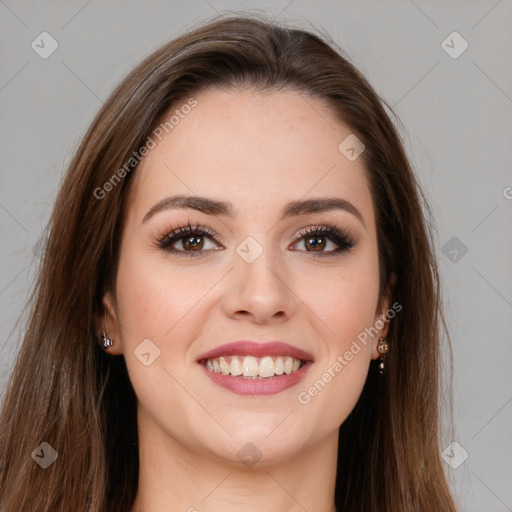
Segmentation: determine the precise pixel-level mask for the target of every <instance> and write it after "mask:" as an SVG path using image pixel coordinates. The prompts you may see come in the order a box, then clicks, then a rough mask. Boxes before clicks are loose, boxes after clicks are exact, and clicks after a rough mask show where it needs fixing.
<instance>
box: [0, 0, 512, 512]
mask: <svg viewBox="0 0 512 512" xmlns="http://www.w3.org/2000/svg"><path fill="white" fill-rule="evenodd" d="M247 10H249V11H251V12H265V13H268V14H270V15H271V16H273V17H275V19H276V20H278V21H280V22H283V23H286V22H287V21H291V22H294V23H296V24H298V25H299V26H302V27H304V28H309V27H310V26H311V25H313V26H314V27H317V28H319V29H321V30H323V31H326V32H327V33H328V34H330V35H331V37H332V38H333V40H334V41H336V42H337V43H338V44H339V45H340V46H341V47H342V48H344V50H345V51H346V52H347V53H348V55H349V56H350V58H351V60H352V61H353V62H354V63H355V65H356V66H357V67H359V69H361V70H362V71H363V73H365V74H366V75H367V77H368V78H369V80H370V82H371V83H372V84H373V85H374V87H375V88H376V90H377V92H378V93H379V94H381V95H382V96H383V97H384V98H386V99H387V100H388V101H389V103H390V104H391V105H392V106H393V107H394V109H395V111H396V112H397V113H398V115H399V116H400V118H401V120H402V122H403V125H404V127H405V128H404V129H403V130H402V129H401V131H402V133H403V136H404V138H405V144H406V148H407V151H408V153H409V155H410V158H411V160H412V163H413V165H414V167H415V169H416V170H417V173H418V176H419V178H420V181H421V183H422V184H423V186H424V188H425V191H426V193H427V196H428V198H429V200H430V204H431V206H432V209H433V213H434V216H435V219H436V222H437V228H438V233H437V240H436V245H437V250H438V253H439V259H440V265H441V272H442V278H443V281H444V295H445V302H446V312H447V319H448V325H449V328H450V333H451V336H452V341H453V371H454V410H455V428H456V430H455V437H454V438H451V437H450V435H449V434H447V436H446V437H447V438H446V439H445V440H444V445H443V448H444V447H446V446H448V445H449V444H450V443H451V442H452V441H457V442H458V443H460V445H461V446H462V447H463V449H464V450H465V451H466V452H467V453H468V458H467V459H466V460H465V461H464V462H463V463H462V459H461V453H463V452H462V451H461V449H460V448H457V447H456V448H455V450H454V452H453V453H451V452H450V451H449V453H450V455H451V457H450V458H447V460H448V461H450V462H452V464H453V465H455V464H454V463H453V461H457V459H458V466H457V468H456V469H454V468H452V467H451V466H450V465H449V464H448V463H445V462H443V464H444V465H445V469H446V472H447V474H448V475H449V477H450V481H451V485H452V487H453V490H454V492H455V494H456V496H457V499H458V501H459V503H460V505H461V509H462V510H463V511H465V512H466V511H467V512H501V511H512V486H511V485H510V484H511V482H512V463H511V461H512V436H511V433H512V403H511V402H512V371H511V365H512V344H511V334H510V333H511V331H512V286H511V284H512V265H511V261H512V259H511V254H512V237H511V234H512V229H511V228H512V216H511V213H512V188H507V187H512V172H511V169H510V162H511V160H512V159H511V156H512V155H511V153H512V144H511V143H510V135H511V133H512V130H511V128H512V66H511V65H510V63H511V62H512V44H511V43H512V30H511V27H512V25H511V21H512V2H511V1H510V0H499V1H496V0H491V1H489V2H487V1H478V2H451V1H445V2H426V1H422V0H414V1H413V0H402V1H400V2H368V1H361V2H349V1H343V2H341V1H338V2H334V1H317V2H314V3H313V2H304V1H300V0H295V1H289V0H284V1H278V2H276V1H274V2H254V1H253V2H241V1H224V2H223V1H220V0H208V1H206V0H192V1H188V2H169V1H168V2H163V1H149V2H142V1H124V2H121V1H119V2H116V1H108V2H107V1H104V2H101V1H100V0H92V1H91V0H89V1H86V0H72V1H67V2H64V1H61V2H49V1H46V2H41V1H35V0H31V1H23V2H22V1H15V0H0V41H1V45H0V59H1V63H2V65H1V69H0V108H1V112H2V116H1V120H0V147H1V173H0V234H1V241H2V243H1V245H0V257H1V267H0V336H1V338H0V392H1V393H2V394H1V395H0V397H1V396H3V392H4V386H5V382H6V380H7V378H8V375H9V372H10V370H11V369H12V365H13V362H14V356H15V353H16V351H17V348H18V346H19V342H20V341H19V335H20V328H19V324H18V323H17V319H18V318H19V316H20V314H21V312H22V309H23V305H24V303H25V301H26V298H27V294H28V292H29V290H30V286H31V283H32V281H33V277H34V270H35V264H36V261H37V256H38V251H37V242H38V240H39V237H40V233H41V231H42V229H43V227H44V225H45V224H46V222H47V220H48V217H49V215H50V212H51V208H52V204H53V201H54V199H55V195H56V191H57V188H58V184H59V181H60V179H61V176H62V174H63V171H64V169H65V167H66V165H67V164H68V163H69V160H70V158H71V155H72V153H73V151H74V149H75V148H76V146H77V144H78V142H79V141H80V137H81V136H82V135H83V134H84V131H85V129H86V127H87V126H88V124H89V123H90V122H91V120H92V118H93V116H94V114H95V112H96V111H97V110H98V108H99V107H100V105H101V103H102V102H103V101H104V100H105V99H106V98H107V96H108V95H109V93H110V92H111V90H112V88H113V87H114V86H115V85H116V84H117V83H118V82H119V81H120V79H121V78H122V77H123V76H124V75H125V74H126V73H127V72H128V71H129V70H130V69H131V68H132V67H133V66H134V65H135V64H136V63H138V62H139V61H140V60H141V59H142V58H143V57H145V56H146V55H148V54H149V53H150V52H151V51H153V50H154V49H156V48H157V47H158V46H159V45H160V44H163V43H164V42H166V41H168V40H170V39H171V38H173V37H175V36H176V35H178V34H179V33H182V32H183V31H185V30H187V29H189V28H191V27H192V26H195V25H196V24H197V23H199V22H201V21H202V20H204V19H205V18H210V17H211V16H213V15H215V14H216V12H219V13H227V12H231V11H247ZM43 31H47V32H49V33H50V34H51V35H52V37H53V38H54V39H55V40H56V41H57V42H58V45H59V46H58V48H57V50H56V51H55V52H54V53H53V54H52V55H50V56H49V57H48V58H47V59H43V58H41V57H40V56H39V55H38V54H37V53H36V52H35V51H34V50H33V49H32V47H31V43H32V41H34V40H36V42H37V41H40V39H39V38H38V36H39V34H41V32H43ZM454 31H457V32H459V33H460V34H461V36H462V37H463V38H464V40H466V41H467V43H468V44H469V47H468V49H467V50H466V51H465V52H464V53H462V54H461V55H460V56H458V57H457V58H452V57H451V56H450V55H449V54H448V53H447V52H446V51H445V50H449V51H451V52H452V53H453V52H454V51H458V50H460V49H461V48H462V46H461V45H462V43H463V42H462V41H461V40H457V39H454V40H453V42H452V39H453V37H452V38H451V39H450V38H448V40H447V42H446V43H444V45H442V42H443V41H444V40H445V39H446V38H447V36H449V34H451V33H452V32H454ZM45 46H46V48H48V45H45ZM447 46H448V47H447ZM449 46H451V47H453V48H451V49H449ZM507 63H508V64H507ZM454 237H455V238H454ZM447 244H448V245H447ZM443 247H444V248H445V249H444V253H443ZM465 248H466V249H467V252H466V253H465V252H464V251H465V250H466V249H465ZM454 251H455V252H454ZM445 348H446V347H445ZM448 367H449V359H446V368H448ZM447 432H448V431H447Z"/></svg>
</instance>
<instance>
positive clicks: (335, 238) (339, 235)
mask: <svg viewBox="0 0 512 512" xmlns="http://www.w3.org/2000/svg"><path fill="white" fill-rule="evenodd" d="M349 232H350V231H349V230H348V229H347V228H345V227H339V226H338V225H337V224H335V223H334V224H333V223H326V224H315V225H310V226H307V227H305V228H302V229H300V230H299V231H298V233H297V234H296V235H295V236H294V238H293V241H292V242H291V245H295V244H296V243H297V242H299V241H300V240H302V239H304V238H305V237H307V236H308V235H316V236H318V237H325V238H327V239H329V240H330V241H331V242H332V243H334V244H335V245H337V246H338V248H337V249H334V250H330V251H307V250H304V251H302V250H299V251H298V252H303V253H306V254H308V255H310V256H325V257H327V256H334V255H337V254H339V253H342V252H346V251H347V250H350V249H352V248H353V247H354V246H355V245H356V244H357V241H356V239H355V238H353V237H352V236H351V235H350V234H349ZM189 234H199V235H200V236H203V237H208V238H210V239H211V240H213V241H214V242H215V243H217V244H221V245H223V246H225V245H226V244H225V243H224V242H223V241H222V239H221V238H220V236H218V235H217V233H215V232H214V231H212V230H211V229H209V228H208V227H205V226H201V225H199V224H196V225H194V226H192V225H191V224H190V221H188V222H187V226H179V227H176V228H174V227H172V226H171V227H168V228H167V229H166V230H165V231H163V232H160V234H159V235H157V236H156V240H155V241H156V245H157V246H159V247H160V248H161V249H162V250H165V251H167V252H169V253H173V254H178V255H180V256H201V255H203V256H204V255H205V254H209V253H211V252H212V251H214V250H216V249H201V250H198V251H185V250H179V249H174V248H170V247H171V245H173V244H174V243H176V242H177V241H179V240H181V239H183V238H185V237H186V236H187V235H189ZM173 239H174V240H173Z"/></svg>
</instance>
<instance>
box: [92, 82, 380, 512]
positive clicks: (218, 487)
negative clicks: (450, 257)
mask: <svg viewBox="0 0 512 512" xmlns="http://www.w3.org/2000/svg"><path fill="white" fill-rule="evenodd" d="M196 99H197V101H198V104H197V106H196V107H195V108H194V109H193V110H192V111H191V112H190V113H189V114H188V115H187V116H185V117H184V118H183V119H180V122H179V124H178V125H177V126H175V128H174V129H173V130H172V132H170V133H169V134H168V135H165V134H164V135H165V136H164V137H163V139H162V141H161V142H159V143H158V144H157V146H156V147H155V148H154V149H152V150H151V151H150V152H149V153H148V154H147V155H146V157H145V158H144V159H143V160H142V162H141V164H140V165H139V167H138V169H137V171H136V175H135V176H133V180H134V181H133V183H132V184H131V189H130V194H129V196H128V198H127V204H126V207H127V210H126V211H127V215H126V219H125V224H124V226H123V233H122V240H121V250H120V260H119V266H118V273H117V281H116V285H115V289H114V290H111V291H109V292H108V293H106V294H105V296H104V298H103V304H104V306H105V310H106V314H105V317H104V319H103V320H102V325H101V328H102V329H105V331H106V332H107V334H108V335H109V336H110V337H111V338H113V339H114V344H113V346H112V347H111V348H110V349H109V352H110V353H111V354H115V355H116V354H117V355H120V354H123V355H124V357H125V359H126V364H127V368H128V372H129V376H130V380H131V382H132V385H133V388H134V390H135V393H136V395H137V407H138V431H139V443H140V446H139V450H140V461H141V463H140V472H139V488H138V494H137V498H136V501H135V504H134V506H133V508H132V512H136V511H149V510H150V511H151V512H167V511H169V510H183V511H187V510H188V511H190V512H192V511H194V510H197V511H199V512H202V511H212V512H213V511H220V510H222V511H224V512H229V511H232V510H236V511H237V512H240V511H256V510H266V511H269V512H283V511H287V512H288V511H291V510H293V511H295V510H297V511H298V510H304V509H306V510H315V511H319V512H333V511H335V507H334V484H335V472H336V454H337V438H338V429H339V427H340V425H341V424H342V423H343V421H344V420H345V419H346V417H347V416H348V415H349V413H350V412H351V410H352V409H353V407H354V405H355V404H356V402H357V400H358V398H359V396H360V393H361V391H362V388H363V385H364V382H365V380H366V377H367V374H368V369H369V363H370V359H376V358H378V357H380V354H379V352H378V351H377V343H378V339H379V336H384V337H385V336H386V334H387V329H388V327H389V324H384V327H383V329H382V330H380V331H379V333H378V334H377V335H376V336H374V337H373V338H370V339H369V342H368V344H367V345H363V344H360V346H361V350H360V351H359V352H358V353H357V355H355V356H354V357H353V359H352V360H351V361H350V362H349V363H348V364H347V365H346V366H345V367H344V368H343V370H342V371H341V372H339V373H337V374H336V376H335V378H333V379H332V380H331V381H330V382H329V383H328V384H327V385H326V386H325V388H324V389H323V390H322V391H321V392H320V393H318V394H317V395H316V396H315V397H313V398H311V401H310V402H309V403H308V404H301V403H300V402H299V400H298V398H297V396H298V393H299V392H301V391H305V390H306V391H307V389H308V388H309V387H310V386H311V385H312V384H313V383H314V382H315V381H316V380H317V379H319V378H321V376H322V374H323V373H325V372H326V371H327V370H328V368H329V367H332V365H333V363H334V362H335V361H336V358H337V356H338V355H340V354H344V353H345V352H346V351H347V350H349V348H350V346H351V344H352V342H353V341H354V340H356V338H357V336H358V334H360V333H361V332H362V331H364V329H365V328H367V327H370V326H373V325H374V324H375V322H376V320H377V319H378V318H379V315H381V314H383V313H385V311H386V310H387V309H388V308H389V303H388V301H387V300H383V301H382V303H381V307H379V286H378V283H379V270H378V256H377V236H376V226H375V215H374V209H373V204H372V198H371V194H370V190H369V187H368V182H367V179H366V175H365V169H364V167H363V163H362V161H361V159H360V158H358V159H356V160H355V161H353V162H351V161H349V160H348V159H347V158H346V157H345V156H344V155H343V154H342V153H341V152H340V151H339V150H338V145H339V144H340V142H341V141H342V140H343V139H345V137H347V136H348V135H349V134H350V133H351V131H350V129H349V128H348V127H347V126H345V125H343V124H341V123H340V122H339V121H338V120H337V119H336V118H334V116H333V114H332V113H331V112H330V110H329V108H328V106H327V105H326V104H324V103H323V102H322V101H321V100H319V99H314V98H311V97H304V96H301V95H299V94H298V93H294V92H272V93H270V94H265V95H262V94H259V93H255V92H251V91H243V92H242V91H227V90H211V91H208V92H205V93H202V94H201V95H198V96H196ZM174 108H176V107H174ZM175 194H190V195H201V196H208V197H210V198H214V199H217V200H223V201H230V202H232V203H233V206H234V208H235V210H236V215H235V216H234V217H233V218H229V217H225V216H220V215H218V216H215V215H208V214H206V213H203V212H198V211H195V210H191V209H186V210H178V209H169V210H165V211H160V212H159V213H156V214H155V215H154V216H152V217H151V218H150V219H149V220H147V221H146V222H143V218H144V216H145V215H146V213H147V212H148V211H149V210H150V209H151V208H152V207H153V206H154V205H155V204H156V203H158V202H159V201H160V200H162V199H164V198H166V197H168V196H171V195H175ZM333 196H335V197H339V198H343V199H345V200H348V201H350V202H351V203H352V204H353V205H354V206H355V207H356V208H357V209H358V210H359V211H360V212H361V215H362V217H363V220H364V225H363V223H362V222H361V221H360V220H359V219H358V218H357V217H356V216H355V215H353V214H352V213H350V212H348V211H344V210H332V211H327V212H319V213H313V214H307V215H301V216H298V217H292V218H287V219H285V220H281V221H280V220H279V212H280V210H281V208H283V206H284V205H285V204H286V203H287V202H289V201H292V200H303V199H310V198H322V197H323V198H325V197H333ZM188 222H190V223H191V224H192V226H195V225H197V224H199V225H200V226H202V227H207V228H209V229H211V230H212V231H213V232H214V233H215V234H216V235H218V237H219V239H220V240H222V243H218V242H217V241H215V240H211V239H209V238H208V237H204V239H203V240H204V242H203V243H204V245H203V246H202V247H203V250H204V253H203V255H200V256H197V257H194V258H188V257H186V256H181V255H180V254H176V253H174V254H173V253H170V252H167V251H165V250H164V249H162V248H160V247H159V246H158V243H157V238H158V236H159V235H161V234H165V233H168V232H169V231H171V227H172V228H178V227H182V226H186V225H187V223H188ZM332 223H335V224H336V225H338V226H339V227H342V228H343V229H344V230H345V231H346V233H348V234H349V235H350V237H352V238H354V239H355V241H356V243H355V245H354V247H352V248H351V249H349V250H347V251H345V252H341V253H338V254H336V255H332V256H329V255H327V256H325V257H316V258H315V257H313V256H312V255H311V254H312V253H311V252H310V251H311V250H312V249H311V246H308V245H306V240H307V237H306V238H297V234H298V233H299V232H300V231H301V230H302V229H303V228H308V227H314V226H316V225H320V226H323V225H327V226H329V225H331V224H332ZM247 236H252V237H253V238H254V239H255V240H257V242H258V243H259V244H260V245H261V247H262V248H263V253H262V254H261V255H260V256H259V257H258V258H257V259H256V260H255V261H254V262H252V263H247V262H246V261H245V260H244V259H242V258H241V257H240V256H239V255H238V253H237V252H236V248H237V246H238V245H239V244H240V243H241V242H242V241H243V240H244V239H245V238H246V237H247ZM185 238H186V237H185ZM182 240H183V239H182ZM324 240H327V245H326V246H325V248H324V249H323V250H324V251H325V252H326V253H327V252H329V251H332V250H334V249H335V248H336V247H337V245H336V243H335V242H331V241H329V240H328V239H325V238H322V237H320V241H324ZM173 246H174V247H175V248H176V249H177V250H181V251H185V250H186V248H184V246H183V243H182V241H179V240H178V241H177V242H175V243H174V245H173ZM215 247H220V248H221V250H214V248H215ZM189 252H190V249H189ZM181 254H183V253H181ZM315 254H318V253H315ZM145 339H150V340H151V342H152V343H154V344H155V345H156V346H157V347H158V349H159V350H160V356H159V357H158V358H157V359H156V360H155V361H154V362H153V363H152V364H150V365H149V366H145V365H144V364H142V363H141V361H140V360H139V359H138V358H137V357H136V356H135V355H134V350H135V349H136V347H137V346H138V345H139V344H140V343H141V341H142V340H145ZM240 339H251V340H259V341H269V340H282V341H285V342H287V343H290V344H292V345H295V346H297V347H299V348H301V349H304V350H306V351H309V352H310V353H311V354H313V356H314V363H313V365H312V366H311V368H310V369H309V371H308V374H307V375H306V377H305V379H304V380H303V381H301V382H300V383H299V384H298V385H296V386H294V387H292V388H289V389H287V390H285V391H282V392H281V393H278V394H275V395H271V396H239V395H236V394H234V393H232V392H230V391H228V390H226V389H224V388H221V387H219V386H217V385H215V384H214V383H212V381H211V380H210V379H209V378H208V377H207V376H206V375H205V374H204V370H203V369H202V368H201V366H200V365H199V364H198V363H197V359H198V357H199V356H200V355H201V354H202V353H204V352H206V351H207V350H210V349H212V348H215V347H217V346H219V345H221V344H223V343H226V342H229V341H234V340H240ZM248 442H251V443H253V444H254V445H255V446H256V447H257V449H258V450H259V452H261V454H262V458H261V459H260V460H258V462H257V463H256V464H255V465H254V466H253V467H252V468H249V467H247V466H246V465H244V464H243V463H242V462H241V461H240V460H239V458H238V457H237V452H238V451H239V450H240V449H241V448H242V447H243V446H244V445H246V443H248Z"/></svg>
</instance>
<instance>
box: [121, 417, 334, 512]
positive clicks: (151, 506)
mask: <svg viewBox="0 0 512 512" xmlns="http://www.w3.org/2000/svg"><path fill="white" fill-rule="evenodd" d="M138 428H139V482H138V491H137V496H136V499H135V502H134V504H133V507H132V509H131V512H168V511H169V510H181V511H183V512H220V511H222V512H231V511H236V512H255V511H260V510H265V511H266V512H291V511H293V512H295V511H297V512H299V511H301V512H303V511H304V510H315V511H316V512H336V508H335V506H334V489H335V478H336V463H337V450H338V431H335V432H333V433H332V435H331V436H329V437H328V438H324V439H322V440H321V442H319V443H318V444H316V445H314V446H311V447H309V448H307V449H303V450H301V451H299V452H297V453H296V454H294V455H293V456H292V457H288V458H286V459H285V460H279V461H277V460H276V461H265V457H262V459H261V460H260V461H258V462H257V463H256V464H255V465H254V466H253V467H252V468H248V467H245V466H244V465H243V464H242V463H241V462H240V461H237V462H234V461H232V460H222V459H219V458H218V457H216V456H215V455H214V454H209V453H205V452H204V451H202V452H201V451H195V450H194V449H193V448H192V449H191V448H190V447H185V446H183V444H182V443H179V442H178V441H177V440H175V439H172V438H171V437H170V436H169V434H168V433H166V432H164V431H163V430H162V429H161V428H159V427H158V426H157V425H156V424H155V423H153V422H150V421H147V417H146V416H145V414H144V413H143V412H142V411H140V410H139V414H138ZM142 432H143V434H142ZM141 434H142V435H141Z"/></svg>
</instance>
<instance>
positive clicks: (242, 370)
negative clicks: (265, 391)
mask: <svg viewBox="0 0 512 512" xmlns="http://www.w3.org/2000/svg"><path fill="white" fill-rule="evenodd" d="M201 362H202V363H203V364H204V365H205V366H206V369H207V370H209V371H211V372H215V373H218V374H222V375H231V376H232V377H240V378H242V379H269V378H271V377H275V376H276V375H277V376H279V375H290V374H292V373H294V372H296V371H298V370H299V369H300V368H301V367H302V366H304V365H305V364H306V361H304V360H303V359H297V358H295V357H290V356H277V357H276V356H264V357H254V356H220V357H214V358H210V359H203V360H202V361H201Z"/></svg>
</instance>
